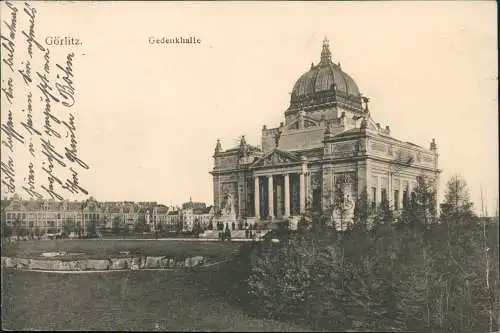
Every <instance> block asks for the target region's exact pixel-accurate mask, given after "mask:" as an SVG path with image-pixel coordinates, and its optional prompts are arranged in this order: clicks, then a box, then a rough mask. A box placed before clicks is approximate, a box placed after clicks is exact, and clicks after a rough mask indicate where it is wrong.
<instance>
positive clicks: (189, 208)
mask: <svg viewBox="0 0 500 333" xmlns="http://www.w3.org/2000/svg"><path fill="white" fill-rule="evenodd" d="M213 215H214V208H213V206H207V205H206V204H205V203H202V202H193V201H191V200H190V201H188V202H185V203H183V204H182V206H180V207H179V206H167V205H164V204H160V203H157V202H132V201H118V202H116V201H114V202H109V201H104V202H99V201H97V200H95V199H94V198H93V197H89V198H88V199H87V200H85V201H68V200H65V201H55V200H22V199H21V198H20V197H19V196H17V195H14V196H13V197H12V198H10V199H2V221H5V222H6V226H7V227H9V228H11V231H15V232H17V233H20V234H22V235H23V236H29V235H34V236H42V235H44V234H53V233H65V234H66V235H67V236H70V235H73V236H77V235H79V236H82V235H83V236H92V234H94V236H95V234H96V233H99V232H103V231H104V232H106V231H108V232H112V233H124V232H125V233H126V232H161V231H165V232H177V233H179V232H192V231H193V230H194V229H196V228H195V226H197V227H199V229H205V228H208V227H209V225H210V223H211V222H212V218H213Z"/></svg>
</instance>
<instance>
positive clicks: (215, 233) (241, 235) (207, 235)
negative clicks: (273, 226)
mask: <svg viewBox="0 0 500 333" xmlns="http://www.w3.org/2000/svg"><path fill="white" fill-rule="evenodd" d="M269 231H270V230H252V233H253V234H256V236H257V238H260V237H262V236H264V235H265V234H267V233H268V232H269ZM219 232H220V231H219V230H206V231H204V232H203V233H201V234H200V235H199V238H202V239H218V238H219ZM231 239H247V237H246V236H245V230H231Z"/></svg>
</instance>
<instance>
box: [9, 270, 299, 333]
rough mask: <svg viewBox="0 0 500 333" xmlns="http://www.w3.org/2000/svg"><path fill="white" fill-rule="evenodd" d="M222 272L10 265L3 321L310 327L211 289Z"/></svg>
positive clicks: (49, 325) (124, 326)
mask: <svg viewBox="0 0 500 333" xmlns="http://www.w3.org/2000/svg"><path fill="white" fill-rule="evenodd" d="M215 273H216V272H215V271H214V272H207V270H204V271H201V272H174V271H162V272H158V271H156V272H153V271H129V272H113V273H95V274H53V273H39V272H27V271H24V272H23V271H11V270H2V328H3V329H9V330H12V329H15V330H29V329H42V330H62V329H69V330H138V331H144V330H149V331H154V330H157V331H158V330H169V331H200V330H203V331H303V330H308V329H307V328H303V327H298V326H295V325H291V324H287V323H281V322H278V321H274V320H267V319H260V318H253V317H251V316H249V315H248V314H245V313H244V312H243V311H242V310H241V309H239V308H237V307H235V306H234V305H231V304H229V303H228V302H227V301H225V300H224V299H223V298H222V297H221V296H220V295H217V293H215V292H213V291H211V290H212V289H211V288H210V284H211V279H212V278H214V279H220V276H217V275H215Z"/></svg>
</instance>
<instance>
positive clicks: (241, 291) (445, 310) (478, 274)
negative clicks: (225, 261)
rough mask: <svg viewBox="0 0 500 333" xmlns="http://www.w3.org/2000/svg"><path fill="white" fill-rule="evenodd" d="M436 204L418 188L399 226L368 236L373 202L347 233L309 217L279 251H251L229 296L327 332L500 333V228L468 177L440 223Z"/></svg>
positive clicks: (380, 216)
mask: <svg viewBox="0 0 500 333" xmlns="http://www.w3.org/2000/svg"><path fill="white" fill-rule="evenodd" d="M433 195H434V194H433V193H432V191H431V186H430V185H429V183H426V182H425V181H424V180H423V181H420V182H419V184H418V185H417V188H416V189H415V191H414V193H413V195H411V196H409V197H408V199H407V200H408V202H407V203H405V205H404V209H403V213H402V214H401V215H400V216H399V218H398V220H397V223H395V221H394V219H393V217H392V216H391V209H389V208H388V207H386V209H385V210H382V212H380V210H378V211H379V213H377V214H376V216H375V218H372V221H371V222H370V223H371V226H370V227H369V228H368V227H367V224H368V220H369V219H370V214H371V212H370V210H371V209H372V208H371V207H370V206H371V205H370V203H369V202H368V201H367V200H366V197H367V196H366V193H365V194H363V193H362V194H361V195H360V197H359V198H358V199H357V202H356V207H355V213H354V215H355V216H354V220H355V223H354V224H352V225H350V226H349V227H348V228H345V230H344V231H337V228H335V227H334V226H332V224H329V223H325V220H326V219H325V217H324V216H314V215H311V216H305V218H304V219H303V220H302V222H301V223H300V226H299V230H298V231H297V232H295V233H287V234H284V235H283V236H282V237H280V242H279V243H275V242H271V241H265V242H259V243H255V244H252V245H247V246H245V247H244V250H242V252H241V254H240V257H239V261H238V263H239V266H238V267H236V268H233V272H236V271H237V272H238V274H233V278H236V279H237V280H236V281H235V282H236V283H235V284H233V285H232V287H231V288H229V289H230V294H231V296H232V297H237V298H238V302H239V303H240V304H246V306H247V307H248V310H249V311H250V312H252V313H259V314H260V315H263V316H267V317H272V318H278V319H280V318H281V319H285V320H294V321H300V322H302V323H305V324H307V325H309V327H311V328H312V329H319V330H359V331H363V330H366V331H374V330H379V331H380V330H383V331H421V332H437V331H440V332H493V331H496V330H498V329H499V316H498V312H499V311H498V310H499V309H498V305H499V302H498V301H499V299H498V292H499V286H500V284H499V270H498V259H499V247H498V240H499V239H498V222H496V223H492V222H489V221H488V219H486V218H480V217H478V216H477V215H476V214H475V213H474V211H473V204H472V203H471V201H470V199H469V194H468V190H467V185H466V183H465V181H464V180H463V179H462V178H460V177H453V178H452V179H451V180H450V181H449V182H448V184H447V189H446V195H445V200H444V203H443V205H442V209H441V215H440V217H439V219H438V220H437V219H434V218H432V216H435V214H433V211H432V210H434V209H437V208H436V207H433V205H434V206H435V204H433V202H434V203H435V197H433ZM333 209H341V205H338V204H335V203H334V204H333V207H332V210H333ZM337 216H340V218H342V214H337ZM226 286H227V284H226Z"/></svg>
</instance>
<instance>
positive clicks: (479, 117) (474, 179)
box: [2, 1, 499, 213]
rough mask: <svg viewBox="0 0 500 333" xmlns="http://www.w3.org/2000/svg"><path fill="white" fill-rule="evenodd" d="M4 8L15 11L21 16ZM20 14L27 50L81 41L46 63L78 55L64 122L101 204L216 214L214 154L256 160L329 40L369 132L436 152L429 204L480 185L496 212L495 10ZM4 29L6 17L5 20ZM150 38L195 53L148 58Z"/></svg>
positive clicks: (299, 7)
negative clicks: (377, 127) (384, 131)
mask: <svg viewBox="0 0 500 333" xmlns="http://www.w3.org/2000/svg"><path fill="white" fill-rule="evenodd" d="M15 5H16V6H17V7H19V8H20V9H21V10H22V6H23V3H22V2H16V3H15ZM32 5H33V6H34V7H35V8H37V11H38V12H37V31H36V35H37V36H38V39H40V40H44V39H45V36H61V37H64V36H72V37H76V38H80V39H81V40H82V41H83V45H81V46H77V47H71V46H59V47H51V52H52V53H53V57H54V60H55V59H57V58H59V59H64V57H65V55H66V53H67V52H70V51H74V52H75V54H76V55H75V60H74V76H75V78H74V81H75V86H76V89H77V92H76V99H77V104H76V105H75V107H74V110H73V112H74V113H75V115H76V116H77V119H76V126H77V132H76V133H77V135H78V140H79V148H78V149H79V154H80V157H81V158H82V159H84V160H85V162H87V163H88V164H89V165H90V170H81V171H80V172H79V175H80V184H81V185H82V186H83V187H84V188H86V189H88V190H89V192H90V194H91V195H93V196H94V197H95V198H96V199H97V200H102V201H104V200H106V201H108V200H109V201H113V200H131V201H158V202H161V203H164V204H167V205H172V204H180V203H182V202H185V201H187V200H189V197H192V199H193V200H195V201H204V202H207V203H209V204H210V203H212V200H213V196H212V180H211V176H210V175H209V173H208V172H209V171H210V170H211V168H212V166H213V159H212V154H213V151H214V147H215V143H216V139H217V138H220V139H221V143H222V147H223V148H224V149H227V148H231V147H233V146H235V145H236V144H237V143H238V138H239V136H241V135H245V136H246V138H247V142H249V143H250V144H254V145H260V135H261V129H262V125H264V124H266V125H267V126H268V127H274V126H277V125H279V123H280V121H284V111H285V110H286V108H287V107H288V105H289V98H290V95H289V93H290V92H291V90H292V87H293V85H294V83H295V81H296V80H297V79H298V78H299V76H300V75H301V74H302V73H304V72H306V71H308V70H309V68H310V66H311V62H314V63H317V62H318V61H319V58H320V51H321V44H322V40H323V38H324V37H325V36H327V37H328V39H329V40H330V50H331V52H332V57H333V61H335V62H338V61H340V63H341V64H342V69H343V70H344V71H345V72H347V73H348V74H349V75H351V76H352V77H353V78H354V80H355V81H356V83H357V84H358V86H359V88H360V90H361V92H362V93H363V94H364V95H366V96H368V97H370V99H371V102H370V111H371V115H372V118H373V119H374V120H375V121H376V122H380V123H381V125H382V126H385V125H390V127H391V130H392V134H393V135H394V136H395V137H396V138H398V139H401V140H403V141H410V142H413V143H416V144H418V145H421V146H424V147H426V148H428V146H429V143H430V141H431V140H432V138H436V142H437V145H438V149H439V151H440V168H441V169H442V170H443V173H442V177H441V193H442V192H443V189H444V188H445V185H446V182H447V180H448V179H449V177H450V176H451V175H453V174H456V173H459V174H461V175H463V177H465V179H466V181H467V182H468V185H469V188H470V190H471V195H472V200H473V201H474V202H475V206H476V207H477V208H480V191H479V189H480V186H482V187H483V188H484V190H485V192H486V193H485V194H487V196H488V209H489V211H490V213H493V212H494V209H495V207H496V205H497V200H498V199H497V198H498V173H499V170H498V130H497V128H498V108H497V103H498V95H497V70H498V69H497V35H496V26H497V23H496V3H495V2H493V1H489V2H480V1H474V2H472V1H471V2H466V1H463V2H451V1H449V2H368V3H366V2H364V3H356V2H341V3H328V2H317V3H301V2H292V3H287V2H276V3H252V2H245V3H243V2H242V3H228V2H224V3H222V2H221V3H217V2H209V3H187V2H182V3H160V2H151V3H145V2H141V3H131V2H123V3H120V2H113V3H111V2H109V3H84V2H75V3H41V2H36V3H33V4H32ZM8 15H10V14H9V12H7V11H6V10H5V5H4V4H2V20H5V19H9V16H8ZM21 17H22V20H24V21H22V22H21ZM21 26H22V27H24V29H26V26H27V22H26V17H25V16H21V15H20V14H19V16H18V32H19V31H20V30H21ZM2 33H3V34H5V33H6V32H5V27H4V25H2ZM150 36H154V37H158V38H161V37H164V36H165V37H180V36H183V37H189V36H196V37H199V38H201V40H202V42H201V44H199V45H169V44H163V45H151V44H149V43H148V38H149V37H150ZM19 44H21V41H20V42H19ZM19 52H21V51H19ZM2 54H4V50H3V49H2ZM18 61H20V59H19V58H17V59H16V63H18ZM2 72H3V68H2ZM2 75H3V74H2ZM2 78H3V76H2ZM19 87H21V85H20V84H19ZM2 98H3V96H2ZM2 103H4V102H2ZM2 106H3V104H2ZM4 111H5V108H2V123H4V122H5V116H6V113H5V112H4ZM21 119H22V118H21ZM40 127H41V125H40ZM21 130H22V128H21ZM2 161H3V157H2ZM19 163H21V162H19ZM23 170H24V169H23ZM37 179H39V181H40V182H41V181H42V180H43V179H42V177H41V174H40V176H39V177H38V178H37ZM45 182H46V180H45ZM2 193H4V192H2ZM66 193H67V192H66ZM23 196H24V197H26V195H23ZM78 198H81V197H78Z"/></svg>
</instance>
